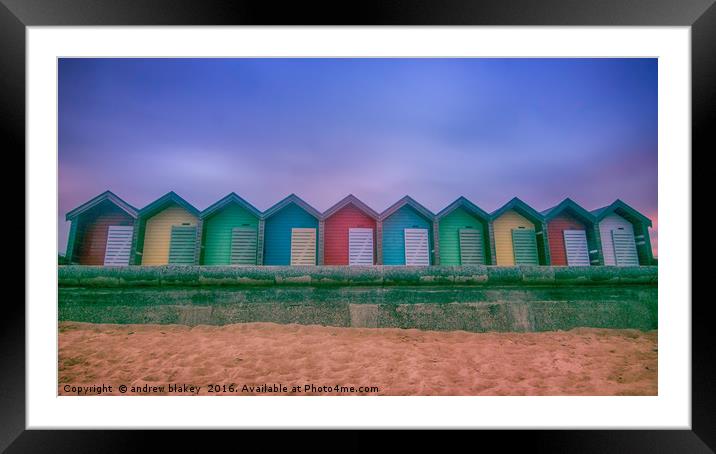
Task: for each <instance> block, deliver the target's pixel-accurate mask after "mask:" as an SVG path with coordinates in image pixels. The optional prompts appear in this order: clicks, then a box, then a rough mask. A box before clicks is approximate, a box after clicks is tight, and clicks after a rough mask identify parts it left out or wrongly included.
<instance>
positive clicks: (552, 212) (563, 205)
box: [542, 197, 596, 224]
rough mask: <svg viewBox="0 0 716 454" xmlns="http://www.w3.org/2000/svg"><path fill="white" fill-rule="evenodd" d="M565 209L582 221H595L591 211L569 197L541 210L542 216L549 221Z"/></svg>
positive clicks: (591, 222)
mask: <svg viewBox="0 0 716 454" xmlns="http://www.w3.org/2000/svg"><path fill="white" fill-rule="evenodd" d="M565 211H568V212H570V213H572V214H573V215H574V216H576V217H578V218H580V219H581V220H582V221H584V222H588V223H590V224H593V223H594V222H595V221H596V219H595V218H594V215H593V214H592V213H590V212H589V211H587V210H586V209H584V208H583V207H582V206H581V205H580V204H578V203H577V202H575V201H574V200H572V199H570V198H569V197H567V198H566V199H564V200H562V201H561V202H560V203H559V204H557V205H555V206H553V207H552V208H548V209H546V210H544V211H543V212H542V216H544V220H545V221H547V222H549V221H551V220H552V219H554V218H555V217H557V216H559V215H560V214H561V213H563V212H565Z"/></svg>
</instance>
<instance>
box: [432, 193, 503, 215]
mask: <svg viewBox="0 0 716 454" xmlns="http://www.w3.org/2000/svg"><path fill="white" fill-rule="evenodd" d="M458 208H464V209H465V210H467V211H469V212H470V213H472V214H473V215H474V216H477V217H479V218H481V219H484V220H489V219H490V215H489V214H487V212H486V211H485V210H483V209H482V208H480V207H478V206H477V205H475V204H474V203H472V202H470V201H469V200H468V199H466V198H465V197H463V196H460V197H458V198H457V199H456V200H455V201H454V202H453V203H451V204H450V205H448V206H446V207H445V208H443V209H442V210H441V211H440V212H439V213H438V214H437V215H436V217H437V218H438V219H440V218H442V217H444V216H447V215H448V214H450V213H452V212H453V211H455V210H456V209H458Z"/></svg>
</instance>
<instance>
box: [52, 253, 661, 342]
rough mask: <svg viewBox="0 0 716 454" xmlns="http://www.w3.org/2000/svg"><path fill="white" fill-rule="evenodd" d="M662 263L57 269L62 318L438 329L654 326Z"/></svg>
mask: <svg viewBox="0 0 716 454" xmlns="http://www.w3.org/2000/svg"><path fill="white" fill-rule="evenodd" d="M657 270H658V268H657V267H633V268H619V267H583V268H576V267H572V268H568V267H546V266H534V267H525V266H520V267H495V266H455V267H451V266H438V267H424V268H423V267H421V268H415V267H398V266H385V267H383V266H373V267H330V266H320V267H270V266H261V267H216V266H208V267H204V266H159V267H140V266H130V267H117V268H112V267H90V266H60V267H59V272H58V284H59V308H58V309H59V319H60V320H61V321H64V320H72V321H82V322H93V323H178V324H186V325H197V324H213V325H221V324H228V323H240V322H256V321H266V322H276V323H300V324H320V325H330V326H353V327H398V328H420V329H432V330H457V329H460V330H466V331H475V332H484V331H551V330H565V329H571V328H574V327H604V328H636V329H641V330H650V329H656V328H657V285H658V282H657V277H658V272H657Z"/></svg>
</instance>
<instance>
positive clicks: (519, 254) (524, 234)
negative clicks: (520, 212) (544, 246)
mask: <svg viewBox="0 0 716 454" xmlns="http://www.w3.org/2000/svg"><path fill="white" fill-rule="evenodd" d="M512 248H513V250H514V254H515V265H539V258H538V256H537V237H536V235H535V231H534V229H519V228H518V229H512Z"/></svg>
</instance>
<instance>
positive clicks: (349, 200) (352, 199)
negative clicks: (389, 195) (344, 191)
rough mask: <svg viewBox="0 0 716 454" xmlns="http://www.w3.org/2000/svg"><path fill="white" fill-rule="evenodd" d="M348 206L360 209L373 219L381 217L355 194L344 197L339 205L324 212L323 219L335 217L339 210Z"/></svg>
mask: <svg viewBox="0 0 716 454" xmlns="http://www.w3.org/2000/svg"><path fill="white" fill-rule="evenodd" d="M347 205H353V206H354V207H356V208H358V209H359V210H361V211H362V212H363V213H365V214H367V215H368V216H370V217H372V218H373V219H376V220H377V219H378V218H379V217H380V215H379V214H378V213H377V212H376V211H375V210H373V209H372V208H371V207H369V206H368V205H366V204H365V203H363V202H362V201H361V200H360V199H359V198H358V197H356V196H354V195H353V194H348V195H347V196H345V197H343V199H341V200H340V201H339V202H338V203H336V204H335V205H333V206H332V207H330V208H329V209H327V210H326V211H324V212H323V219H326V218H328V217H330V216H332V215H334V214H335V213H336V212H337V211H338V210H340V209H341V208H343V207H345V206H347Z"/></svg>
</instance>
